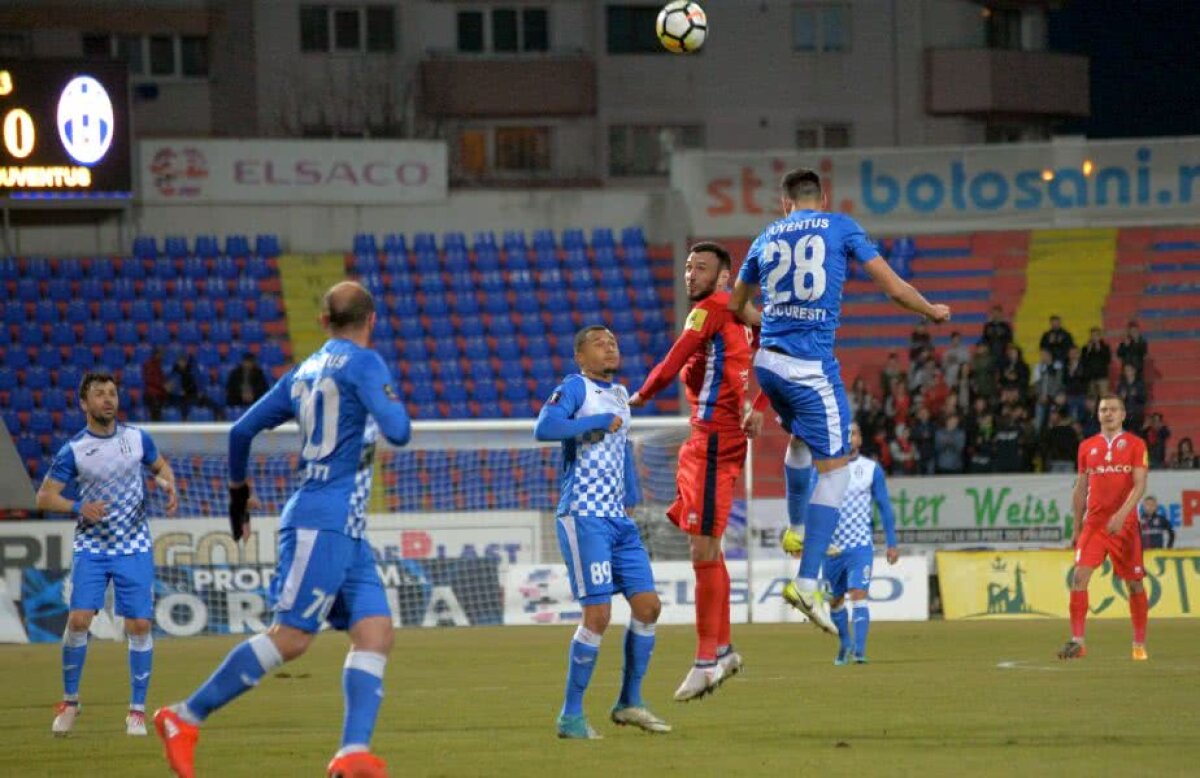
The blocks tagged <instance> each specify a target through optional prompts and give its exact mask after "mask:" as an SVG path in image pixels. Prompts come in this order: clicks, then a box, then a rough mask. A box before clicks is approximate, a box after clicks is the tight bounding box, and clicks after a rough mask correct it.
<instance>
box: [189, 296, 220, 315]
mask: <svg viewBox="0 0 1200 778" xmlns="http://www.w3.org/2000/svg"><path fill="white" fill-rule="evenodd" d="M216 317H217V310H216V306H214V305H213V301H212V299H211V298H210V297H209V296H208V292H207V291H206V292H205V294H204V296H203V297H201V298H199V299H197V300H196V301H195V302H194V303H193V304H192V318H193V319H195V320H196V321H198V322H206V321H212V320H213V319H215V318H216Z"/></svg>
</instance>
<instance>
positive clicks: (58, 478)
mask: <svg viewBox="0 0 1200 778" xmlns="http://www.w3.org/2000/svg"><path fill="white" fill-rule="evenodd" d="M117 403H118V396H117V382H116V379H115V378H113V377H112V376H111V375H110V374H108V373H101V372H88V373H87V374H85V375H84V376H83V380H82V381H80V383H79V405H80V408H82V409H83V412H84V413H85V414H86V416H87V427H85V428H84V429H83V430H81V431H80V432H79V433H78V434H77V435H75V437H73V438H71V440H70V441H68V442H67V443H66V445H64V446H63V447H62V448H61V449H60V450H59V452H58V454H57V455H56V456H55V457H54V463H53V464H52V465H51V467H50V472H49V473H48V474H47V475H46V479H45V480H44V481H43V482H42V486H41V488H40V489H38V494H37V507H38V509H39V510H43V511H54V512H55V513H70V514H72V515H74V516H75V517H76V519H77V523H76V525H75V544H74V545H75V555H74V559H73V561H72V563H71V603H70V611H69V613H68V614H67V630H66V632H65V633H64V634H63V647H62V664H63V699H62V702H60V703H59V704H58V707H57V708H55V711H54V723H53V725H52V726H51V728H50V729H51V731H52V732H53V733H54V734H55V735H59V736H63V735H66V734H67V733H68V732H70V731H71V728H72V727H74V725H75V717H76V716H77V715H78V713H79V711H80V705H79V680H80V677H81V676H82V675H83V663H84V660H85V659H87V648H88V631H89V630H90V629H91V626H92V618H93V617H94V616H95V615H96V612H97V611H99V610H100V609H102V608H103V607H104V595H105V592H106V591H107V590H108V582H109V580H111V581H112V582H113V593H114V595H115V598H114V599H115V610H116V614H117V615H118V616H124V617H125V634H126V635H127V636H128V637H129V680H130V684H131V686H132V694H131V698H130V702H129V713H128V715H127V716H126V717H125V734H127V735H145V734H146V691H147V689H149V687H150V669H151V666H152V664H153V657H154V637H153V635H152V634H151V631H150V628H151V625H152V623H153V621H152V619H153V618H154V553H153V544H152V542H151V539H150V525H149V524H148V523H147V521H146V475H145V470H147V469H148V470H149V471H150V472H151V473H153V474H154V477H155V480H156V481H157V483H158V485H159V486H160V487H162V488H163V490H164V491H165V492H166V495H167V506H166V507H167V512H168V513H173V512H174V511H175V507H176V496H175V474H174V473H173V472H172V471H171V466H170V465H169V464H167V460H166V459H164V458H163V457H162V455H161V454H159V453H158V448H157V447H156V446H155V445H154V441H153V440H152V439H151V438H150V436H149V435H147V434H146V433H145V432H143V431H142V430H140V429H137V428H136V427H130V426H128V425H125V424H120V423H118V422H117ZM68 484H74V486H75V488H76V491H77V494H78V499H75V500H72V499H70V498H68V497H65V496H63V490H64V488H66V487H67V485H68Z"/></svg>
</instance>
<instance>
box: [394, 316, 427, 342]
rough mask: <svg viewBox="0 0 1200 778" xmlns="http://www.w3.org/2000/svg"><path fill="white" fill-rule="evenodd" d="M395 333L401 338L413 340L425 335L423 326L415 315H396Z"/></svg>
mask: <svg viewBox="0 0 1200 778" xmlns="http://www.w3.org/2000/svg"><path fill="white" fill-rule="evenodd" d="M396 335H397V336H398V337H400V338H401V339H403V340H413V339H420V338H423V337H425V327H424V326H422V324H421V320H420V318H418V317H416V316H398V317H397V318H396Z"/></svg>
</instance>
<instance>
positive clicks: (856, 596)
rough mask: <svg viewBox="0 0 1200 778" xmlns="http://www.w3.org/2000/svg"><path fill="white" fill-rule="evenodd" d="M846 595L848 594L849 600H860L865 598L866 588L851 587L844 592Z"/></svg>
mask: <svg viewBox="0 0 1200 778" xmlns="http://www.w3.org/2000/svg"><path fill="white" fill-rule="evenodd" d="M846 596H848V597H849V598H850V601H851V602H861V601H862V600H865V599H867V590H866V589H851V590H850V591H849V592H847V593H846Z"/></svg>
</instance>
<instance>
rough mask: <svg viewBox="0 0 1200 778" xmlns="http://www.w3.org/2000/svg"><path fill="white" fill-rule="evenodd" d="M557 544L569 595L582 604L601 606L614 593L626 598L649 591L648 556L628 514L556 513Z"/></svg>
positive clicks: (649, 571)
mask: <svg viewBox="0 0 1200 778" xmlns="http://www.w3.org/2000/svg"><path fill="white" fill-rule="evenodd" d="M557 524H558V547H559V548H560V549H562V555H563V560H564V561H565V562H566V563H567V577H568V578H570V579H571V594H573V595H575V599H577V600H579V602H580V603H581V604H583V605H601V604H603V603H606V602H609V601H610V600H612V596H613V593H614V592H620V593H621V594H623V595H625V599H629V598H630V597H632V596H633V595H635V594H640V593H642V592H653V591H655V588H654V573H653V572H652V571H651V570H650V555H649V554H647V553H646V547H645V546H643V545H642V536H641V534H640V533H639V532H638V528H637V525H636V524H634V523H633V520H632V519H630V518H629V517H628V516H621V517H618V518H612V519H602V518H597V517H595V516H559V517H558V522H557Z"/></svg>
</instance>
